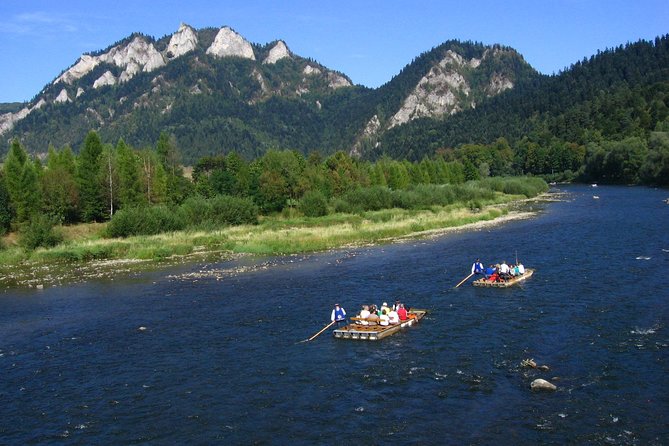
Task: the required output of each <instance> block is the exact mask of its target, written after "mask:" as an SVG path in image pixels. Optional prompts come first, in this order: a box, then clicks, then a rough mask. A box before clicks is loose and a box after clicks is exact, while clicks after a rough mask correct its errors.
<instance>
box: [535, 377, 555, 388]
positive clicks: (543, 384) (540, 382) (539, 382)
mask: <svg viewBox="0 0 669 446" xmlns="http://www.w3.org/2000/svg"><path fill="white" fill-rule="evenodd" d="M530 387H531V388H532V390H557V387H556V386H555V384H552V383H549V382H548V381H546V380H545V379H541V378H539V379H535V380H534V381H532V384H530Z"/></svg>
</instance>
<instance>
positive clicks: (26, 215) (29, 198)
mask: <svg viewBox="0 0 669 446" xmlns="http://www.w3.org/2000/svg"><path fill="white" fill-rule="evenodd" d="M4 172H5V185H6V187H7V193H8V194H9V197H10V200H11V202H12V206H13V208H14V212H15V215H16V223H18V224H21V223H25V222H28V221H29V220H30V218H31V217H32V216H33V215H35V214H36V213H37V212H38V211H39V210H40V207H41V193H40V187H39V183H38V177H37V170H36V168H35V164H34V163H32V162H30V160H29V159H28V154H27V153H26V151H25V149H24V148H23V146H21V143H19V141H18V139H14V140H13V141H12V144H11V147H10V150H9V153H8V154H7V158H6V159H5V164H4Z"/></svg>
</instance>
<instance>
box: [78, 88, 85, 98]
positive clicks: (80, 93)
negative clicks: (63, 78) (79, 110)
mask: <svg viewBox="0 0 669 446" xmlns="http://www.w3.org/2000/svg"><path fill="white" fill-rule="evenodd" d="M82 94H84V89H83V88H81V87H79V88H77V97H79V96H81V95H82Z"/></svg>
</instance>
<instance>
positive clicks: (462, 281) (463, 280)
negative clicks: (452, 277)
mask: <svg viewBox="0 0 669 446" xmlns="http://www.w3.org/2000/svg"><path fill="white" fill-rule="evenodd" d="M473 275H474V273H471V274H470V275H468V276H467V277H465V278H464V279H462V280H461V281H460V283H459V284H457V285H455V288H457V287H459V286H460V285H462V284H463V283H465V281H466V280H467V279H469V278H470V277H471V276H473Z"/></svg>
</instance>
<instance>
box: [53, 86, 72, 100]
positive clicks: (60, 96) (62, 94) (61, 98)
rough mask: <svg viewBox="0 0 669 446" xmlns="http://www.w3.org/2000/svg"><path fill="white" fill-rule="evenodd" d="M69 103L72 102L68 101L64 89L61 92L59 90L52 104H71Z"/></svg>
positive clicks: (68, 98)
mask: <svg viewBox="0 0 669 446" xmlns="http://www.w3.org/2000/svg"><path fill="white" fill-rule="evenodd" d="M71 101H72V100H71V99H70V97H69V96H68V94H67V90H66V89H64V88H63V89H62V90H60V93H58V96H56V99H54V100H53V102H55V103H56V104H63V103H66V102H71Z"/></svg>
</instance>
